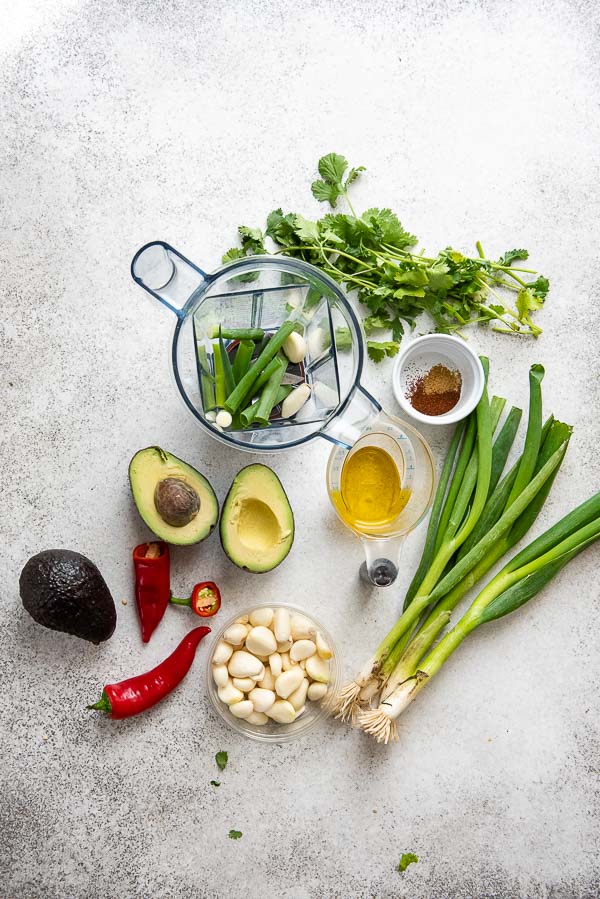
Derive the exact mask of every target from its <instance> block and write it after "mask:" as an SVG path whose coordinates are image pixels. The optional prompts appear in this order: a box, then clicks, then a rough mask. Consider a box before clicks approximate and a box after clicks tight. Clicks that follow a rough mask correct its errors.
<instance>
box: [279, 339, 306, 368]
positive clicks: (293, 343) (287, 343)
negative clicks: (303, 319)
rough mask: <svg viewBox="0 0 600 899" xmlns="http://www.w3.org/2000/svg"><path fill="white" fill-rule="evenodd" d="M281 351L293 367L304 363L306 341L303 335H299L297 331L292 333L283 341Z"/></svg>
mask: <svg viewBox="0 0 600 899" xmlns="http://www.w3.org/2000/svg"><path fill="white" fill-rule="evenodd" d="M281 349H282V350H283V352H284V353H285V355H286V356H287V357H288V359H289V360H290V362H291V363H292V364H293V365H297V364H298V363H299V362H302V360H303V359H304V357H305V356H306V341H305V339H304V337H303V336H302V334H298V332H297V331H292V333H291V334H290V336H289V337H286V339H285V340H284V341H283V346H282V347H281Z"/></svg>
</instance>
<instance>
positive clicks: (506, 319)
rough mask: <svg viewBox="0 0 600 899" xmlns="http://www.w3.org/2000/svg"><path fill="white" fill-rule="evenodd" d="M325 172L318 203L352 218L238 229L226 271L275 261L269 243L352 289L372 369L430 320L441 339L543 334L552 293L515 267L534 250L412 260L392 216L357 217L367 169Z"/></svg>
mask: <svg viewBox="0 0 600 899" xmlns="http://www.w3.org/2000/svg"><path fill="white" fill-rule="evenodd" d="M318 168H319V174H320V176H321V177H320V179H318V180H317V181H314V182H313V184H312V193H313V196H314V197H315V198H316V199H317V200H319V201H320V202H327V203H329V205H330V207H331V208H332V209H335V208H336V206H337V203H338V200H339V199H340V198H343V200H344V201H345V202H346V204H347V206H348V210H349V211H348V212H336V213H332V212H330V213H328V214H327V215H324V216H323V217H322V218H320V219H318V220H317V221H310V220H309V219H306V218H304V217H303V216H302V215H298V214H297V213H294V212H288V213H285V214H284V213H283V211H282V210H281V209H275V210H274V211H273V212H271V213H270V214H269V215H268V216H267V224H266V229H265V231H264V232H263V231H262V230H261V229H260V228H248V227H246V226H241V227H240V228H239V229H238V232H239V236H240V240H241V247H233V248H232V249H230V250H228V251H227V253H225V255H224V256H223V262H225V263H226V262H231V261H232V260H234V259H240V258H243V257H244V256H253V255H262V254H265V253H268V252H269V250H268V249H267V246H266V244H265V240H266V238H270V240H271V241H272V242H273V243H274V245H275V252H276V253H281V254H283V255H285V256H293V257H294V258H297V259H303V260H304V261H305V262H310V263H311V264H312V265H315V266H317V267H318V268H320V269H322V270H323V271H324V272H326V273H327V274H328V275H329V276H330V277H332V278H333V279H334V280H335V281H338V282H339V283H340V284H343V285H344V286H345V288H346V290H348V291H356V294H357V296H358V299H359V300H360V302H361V303H362V304H363V305H364V306H366V308H367V309H368V312H369V314H368V315H367V317H366V318H365V319H364V321H363V325H364V329H365V332H366V334H367V337H368V340H367V349H368V352H369V356H370V357H371V359H373V360H374V361H375V362H380V361H381V360H382V359H383V358H384V357H385V356H394V355H395V354H396V353H397V352H398V349H399V346H400V340H401V339H402V336H403V334H404V333H405V330H406V328H407V327H409V328H411V329H412V328H414V327H415V323H416V319H417V316H419V315H420V314H421V313H423V312H426V313H427V314H428V315H429V316H430V318H431V319H432V320H433V324H434V328H433V330H435V331H439V332H441V333H443V334H450V333H453V332H457V333H460V332H461V330H462V329H463V328H464V327H466V326H467V325H471V324H474V323H476V322H477V323H487V324H489V325H491V326H492V328H493V330H494V331H499V332H501V333H503V334H520V335H529V336H533V337H538V335H539V334H541V331H542V329H541V328H540V327H539V326H538V325H536V324H534V322H533V321H532V318H531V314H532V313H533V312H535V311H537V310H538V309H540V308H541V307H542V305H543V303H544V300H545V298H546V294H547V293H548V288H549V286H550V285H549V282H548V280H547V278H544V277H543V276H541V275H540V276H537V277H535V279H532V278H530V279H529V280H525V279H524V277H521V276H526V275H529V276H535V275H536V274H537V273H536V272H534V271H532V270H531V269H525V268H518V267H515V266H514V265H513V263H515V262H523V261H524V260H526V259H527V258H528V255H529V254H528V252H527V250H521V249H519V250H509V251H508V252H506V253H504V255H503V256H501V257H500V258H499V259H497V260H491V259H487V258H486V257H485V254H484V252H483V249H482V247H481V244H480V243H479V242H477V244H476V248H477V253H478V255H477V256H473V257H471V256H464V255H463V254H462V253H459V252H458V251H457V250H453V249H452V248H451V247H447V248H446V249H445V250H442V251H441V252H439V253H438V254H437V256H435V257H430V256H425V255H424V252H423V251H420V252H415V247H416V246H417V238H416V237H415V236H414V234H411V233H410V232H408V231H406V230H405V229H404V227H403V226H402V224H401V223H400V221H399V219H398V217H397V215H396V214H395V213H394V212H392V210H391V209H367V210H366V212H363V214H362V215H360V216H359V215H357V214H356V212H355V210H354V208H353V206H352V203H351V201H350V198H349V195H348V188H349V187H350V185H351V184H353V182H355V181H356V180H357V179H358V178H359V177H360V175H361V173H362V172H364V171H365V168H364V166H359V167H358V168H351V169H348V162H347V161H346V159H344V157H343V156H340V155H338V154H337V153H328V154H327V156H323V157H322V158H321V159H320V160H319V164H318ZM242 277H243V278H244V279H245V280H252V279H254V278H255V277H258V276H257V275H256V274H254V273H251V274H250V275H245V276H242ZM383 331H388V332H391V338H392V339H391V340H375V339H373V335H375V336H379V335H381V332H383ZM384 336H385V335H384Z"/></svg>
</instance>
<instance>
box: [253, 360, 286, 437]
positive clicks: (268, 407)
mask: <svg viewBox="0 0 600 899" xmlns="http://www.w3.org/2000/svg"><path fill="white" fill-rule="evenodd" d="M286 369H287V362H286V361H282V362H281V364H280V366H279V368H278V369H277V371H275V372H273V374H272V375H271V377H270V378H269V380H268V381H267V383H266V384H265V386H264V387H263V392H262V394H261V396H260V399H259V401H258V408H257V410H256V413H255V415H254V421H255V422H256V423H257V424H259V425H268V424H269V417H270V415H271V412H272V411H273V407H274V406H275V405H276V404H277V394H278V392H279V388H280V387H281V381H282V379H283V376H284V374H285V371H286Z"/></svg>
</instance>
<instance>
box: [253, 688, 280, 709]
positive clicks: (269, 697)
mask: <svg viewBox="0 0 600 899" xmlns="http://www.w3.org/2000/svg"><path fill="white" fill-rule="evenodd" d="M248 699H249V700H250V701H251V702H252V703H253V704H254V708H255V710H256V711H257V712H266V711H267V709H270V708H271V706H272V705H273V703H274V702H275V700H276V699H277V696H276V695H275V693H274V692H273V690H263V689H262V688H261V687H255V688H254V690H252V692H251V693H250V694H249V695H248Z"/></svg>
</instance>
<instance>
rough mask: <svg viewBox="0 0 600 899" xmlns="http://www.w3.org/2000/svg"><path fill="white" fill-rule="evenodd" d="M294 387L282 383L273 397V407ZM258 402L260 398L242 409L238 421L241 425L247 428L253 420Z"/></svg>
mask: <svg viewBox="0 0 600 899" xmlns="http://www.w3.org/2000/svg"><path fill="white" fill-rule="evenodd" d="M293 389H294V388H293V387H292V385H291V384H282V385H281V387H280V388H279V389H278V391H277V395H276V397H275V402H274V404H273V407H275V406H278V405H279V404H280V403H282V402H283V401H284V399H285V398H286V396H288V394H290V393H291V392H292V390H293ZM259 403H260V399H258V400H256V401H255V402H254V403H252V405H251V406H248V407H247V408H246V409H244V411H243V412H242V413H241V414H240V421H241V423H242V427H244V428H249V427H250V425H251V424H252V423H253V422H254V419H255V417H256V413H257V412H258V406H259Z"/></svg>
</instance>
